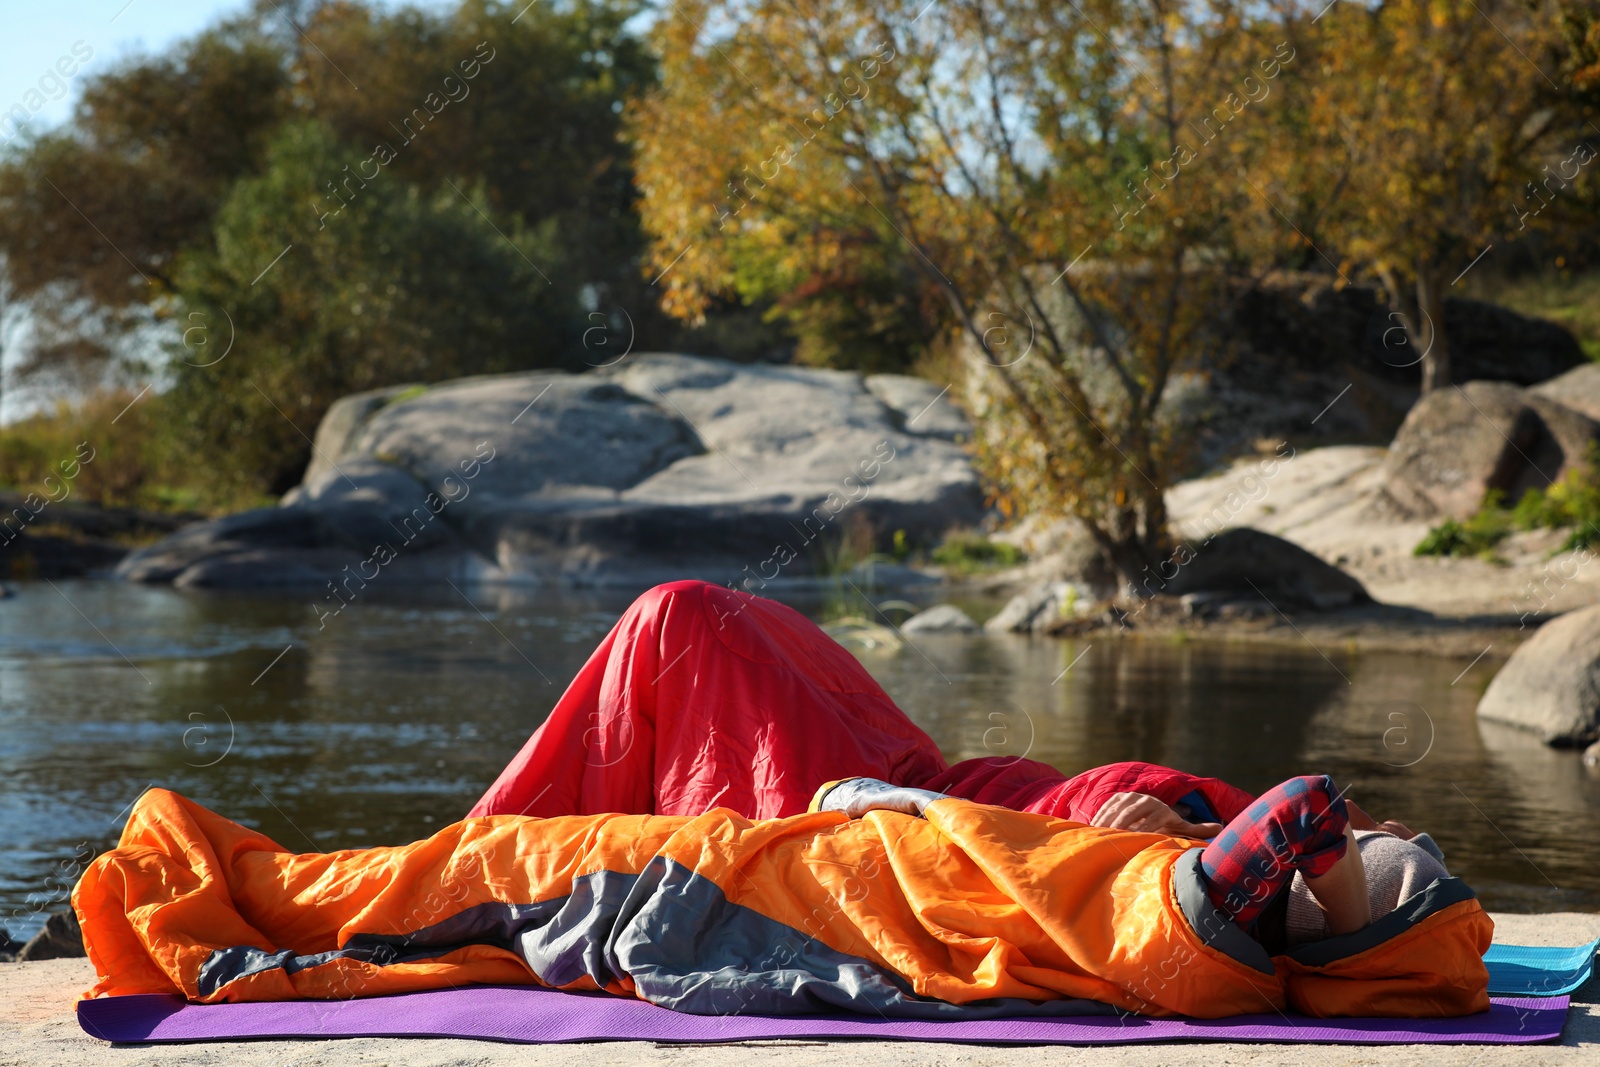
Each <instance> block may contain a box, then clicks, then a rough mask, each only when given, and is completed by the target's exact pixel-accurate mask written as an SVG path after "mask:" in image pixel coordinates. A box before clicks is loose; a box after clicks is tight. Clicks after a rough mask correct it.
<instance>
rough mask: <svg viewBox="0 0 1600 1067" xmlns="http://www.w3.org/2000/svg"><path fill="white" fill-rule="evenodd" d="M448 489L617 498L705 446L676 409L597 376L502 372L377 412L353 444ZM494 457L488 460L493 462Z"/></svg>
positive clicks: (501, 494) (362, 452) (439, 387)
mask: <svg viewBox="0 0 1600 1067" xmlns="http://www.w3.org/2000/svg"><path fill="white" fill-rule="evenodd" d="M351 450H352V451H353V452H355V453H356V454H358V455H363V456H371V457H373V458H375V459H379V460H382V461H383V462H385V463H389V464H391V465H393V466H396V467H399V468H401V469H403V470H406V471H409V472H410V473H411V474H412V475H413V476H414V477H416V478H417V479H418V480H419V481H421V482H422V483H424V484H426V485H428V486H429V487H431V488H433V489H435V490H440V491H442V490H443V489H445V488H447V487H446V485H445V479H447V478H448V479H452V482H453V483H461V484H463V485H464V486H465V485H466V482H467V480H468V479H467V478H466V474H467V472H468V471H471V470H473V469H474V465H477V466H481V467H482V470H481V472H480V474H479V475H478V476H475V477H474V478H473V479H472V480H471V481H472V484H471V485H470V486H467V488H469V490H470V492H471V493H473V494H479V495H480V500H481V499H482V497H485V496H488V497H497V498H500V499H502V500H515V499H521V498H530V497H537V496H540V495H542V494H549V493H562V492H572V491H577V492H597V493H598V494H599V495H600V496H603V497H605V498H609V499H614V498H615V494H616V492H617V491H619V490H622V489H626V488H628V487H629V486H632V485H636V484H638V483H639V482H640V481H641V480H643V479H644V478H647V477H649V476H650V475H651V474H654V473H655V472H657V471H659V470H662V469H664V468H666V467H667V466H669V465H671V464H672V463H673V462H675V461H676V460H679V459H683V458H684V457H687V456H692V455H695V454H696V453H699V452H703V451H704V448H703V447H702V446H701V444H700V442H699V441H698V440H696V438H695V435H694V431H693V430H692V429H691V428H690V427H689V426H688V425H686V424H685V423H684V421H683V419H681V418H678V417H676V416H675V415H674V414H673V413H672V412H671V411H670V410H665V411H664V410H662V408H661V407H659V406H658V405H656V404H653V403H651V402H650V401H648V400H646V399H644V398H642V397H640V396H638V395H636V394H634V393H631V392H629V391H628V390H626V389H623V388H621V387H620V386H619V385H617V384H616V383H615V382H612V381H608V380H606V379H605V378H604V377H602V376H600V375H597V374H562V373H554V372H539V373H528V374H499V375H491V376H487V377H481V378H467V379H463V380H461V381H455V382H445V383H444V384H442V385H437V386H434V387H433V388H431V389H429V390H427V391H426V392H423V393H421V394H419V395H417V396H415V397H412V398H410V399H406V400H402V401H399V402H397V403H393V404H390V405H388V406H386V407H384V408H383V409H382V410H381V411H379V412H377V414H375V415H374V416H373V417H372V418H371V419H370V420H369V421H368V422H367V423H366V424H365V425H363V426H362V427H361V429H360V431H359V432H358V433H357V434H356V437H355V439H354V441H353V443H352V445H351ZM491 456H492V457H493V458H492V460H491V461H490V462H489V463H488V464H486V465H485V464H484V463H483V461H484V459H485V458H486V457H491Z"/></svg>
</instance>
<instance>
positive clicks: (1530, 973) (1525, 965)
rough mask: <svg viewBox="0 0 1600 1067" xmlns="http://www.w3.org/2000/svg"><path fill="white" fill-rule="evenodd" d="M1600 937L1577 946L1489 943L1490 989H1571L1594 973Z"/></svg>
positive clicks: (1535, 993) (1552, 992) (1524, 992)
mask: <svg viewBox="0 0 1600 1067" xmlns="http://www.w3.org/2000/svg"><path fill="white" fill-rule="evenodd" d="M1596 949H1600V938H1596V939H1595V940H1593V941H1591V942H1589V943H1588V944H1587V945H1578V946H1577V947H1576V948H1565V947H1560V948H1544V947H1535V946H1532V945H1490V946H1489V951H1488V952H1485V953H1484V954H1483V962H1484V963H1486V964H1488V966H1489V992H1490V993H1493V994H1494V995H1496V996H1521V997H1557V996H1561V995H1563V994H1566V993H1571V992H1572V991H1573V990H1575V989H1577V988H1578V987H1579V986H1581V985H1583V983H1585V982H1587V981H1588V980H1589V976H1590V975H1591V974H1593V973H1594V956H1595V951H1596Z"/></svg>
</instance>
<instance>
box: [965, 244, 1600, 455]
mask: <svg viewBox="0 0 1600 1067" xmlns="http://www.w3.org/2000/svg"><path fill="white" fill-rule="evenodd" d="M1064 265H1065V264H1063V265H1062V266H1064ZM1097 266H1101V265H1094V264H1093V261H1092V260H1091V261H1085V262H1084V263H1083V264H1080V265H1079V266H1077V267H1075V268H1074V269H1073V273H1074V276H1079V275H1085V274H1090V273H1093V274H1095V276H1096V280H1097V281H1100V282H1103V281H1104V279H1105V278H1106V277H1107V272H1106V271H1105V270H1104V269H1103V267H1102V269H1099V270H1097V269H1096V268H1097ZM1059 271H1060V267H1059V266H1058V267H1056V268H1054V269H1051V270H1049V271H1048V272H1046V273H1044V274H1042V275H1041V276H1040V278H1039V279H1038V281H1039V289H1040V291H1041V292H1042V293H1043V294H1045V295H1044V297H1043V302H1044V307H1043V310H1044V312H1045V314H1046V315H1047V316H1048V317H1049V319H1050V320H1051V322H1052V323H1053V325H1054V328H1055V332H1056V334H1057V335H1058V336H1060V337H1062V338H1063V339H1064V342H1065V344H1066V345H1067V347H1068V349H1069V352H1068V361H1069V363H1071V364H1073V365H1074V366H1075V369H1076V370H1077V371H1078V372H1079V375H1080V378H1081V380H1082V384H1083V385H1084V388H1085V391H1086V393H1087V395H1088V396H1089V397H1090V399H1091V401H1092V402H1094V403H1095V405H1096V406H1097V407H1098V408H1100V409H1101V410H1103V411H1112V410H1117V408H1116V407H1115V406H1108V405H1107V404H1106V403H1105V401H1106V399H1107V397H1108V396H1110V395H1112V394H1113V393H1114V392H1115V391H1116V390H1117V389H1118V386H1117V384H1116V375H1115V374H1114V372H1113V369H1112V367H1111V365H1110V363H1109V361H1108V360H1107V358H1106V356H1105V353H1104V352H1103V351H1101V350H1100V349H1098V348H1097V347H1096V345H1095V344H1094V343H1093V338H1092V335H1091V333H1090V331H1089V330H1088V329H1087V326H1086V323H1085V319H1084V317H1083V315H1082V313H1081V311H1080V310H1079V309H1078V308H1077V307H1075V306H1074V305H1073V304H1072V302H1071V301H1070V300H1069V299H1068V298H1067V296H1066V294H1065V293H1064V291H1063V288H1062V287H1061V286H1059V285H1055V286H1052V285H1050V284H1048V283H1050V282H1051V280H1052V279H1054V278H1055V277H1056V276H1057V275H1058V273H1059ZM1110 284H1111V285H1112V286H1113V287H1114V288H1115V287H1119V286H1123V285H1134V286H1136V285H1138V284H1140V280H1139V278H1138V277H1137V276H1134V277H1133V278H1132V280H1131V282H1126V283H1124V282H1117V281H1113V282H1111V283H1110ZM1197 284H1198V285H1199V286H1206V285H1211V286H1213V287H1214V289H1215V292H1216V298H1215V299H1214V300H1211V301H1210V302H1209V303H1208V306H1210V307H1214V309H1215V310H1214V311H1213V312H1212V314H1211V317H1210V320H1209V321H1208V322H1207V323H1206V324H1205V328H1204V330H1203V333H1202V338H1203V343H1197V344H1195V345H1194V346H1193V351H1194V352H1195V353H1196V358H1195V359H1194V361H1193V362H1192V363H1191V364H1189V365H1187V366H1184V367H1181V368H1180V370H1181V373H1179V374H1176V375H1175V376H1174V377H1173V379H1172V380H1171V381H1170V382H1169V383H1168V386H1167V392H1166V395H1165V397H1164V400H1163V403H1162V407H1161V417H1162V418H1163V419H1164V420H1166V421H1167V422H1168V424H1169V425H1171V426H1173V427H1174V428H1175V430H1176V432H1177V435H1178V437H1179V439H1180V440H1182V441H1183V442H1185V444H1186V447H1187V452H1186V458H1187V463H1186V464H1185V466H1184V467H1183V469H1181V470H1180V471H1179V472H1178V474H1179V476H1180V477H1192V476H1195V475H1198V474H1200V473H1201V472H1203V471H1207V470H1211V469H1214V468H1215V467H1216V466H1217V465H1218V464H1219V463H1222V462H1224V461H1226V460H1227V459H1229V458H1231V457H1233V456H1237V455H1240V454H1242V453H1248V452H1250V451H1251V450H1252V449H1253V447H1254V445H1255V443H1256V442H1258V441H1263V440H1267V441H1280V440H1293V441H1295V442H1296V443H1297V444H1299V445H1301V446H1303V447H1310V446H1314V445H1318V444H1354V443H1364V444H1387V443H1388V442H1389V440H1390V439H1391V438H1392V437H1393V436H1394V435H1395V432H1396V430H1397V429H1398V428H1399V427H1400V425H1401V423H1402V421H1403V420H1404V419H1405V417H1406V413H1407V412H1408V411H1409V410H1410V409H1411V408H1412V406H1413V405H1414V404H1415V403H1416V402H1417V399H1418V395H1419V392H1418V388H1419V383H1420V377H1421V373H1420V370H1419V368H1418V359H1417V356H1416V353H1415V352H1414V351H1413V350H1412V349H1411V348H1410V347H1409V345H1408V344H1407V343H1406V341H1405V331H1404V329H1403V328H1401V327H1400V325H1399V322H1400V320H1399V319H1398V318H1396V317H1395V316H1394V315H1393V314H1392V313H1391V312H1390V310H1389V308H1388V306H1387V303H1386V302H1385V300H1384V299H1383V298H1382V297H1381V296H1380V295H1379V294H1378V293H1377V292H1375V291H1374V290H1372V289H1368V288H1364V287H1362V286H1355V285H1345V284H1343V283H1342V282H1341V281H1340V280H1339V279H1338V278H1334V277H1331V276H1329V275H1325V274H1314V273H1309V272H1288V271H1286V272H1277V273H1274V274H1271V275H1268V276H1266V277H1264V278H1259V279H1253V280H1251V281H1250V282H1248V283H1246V282H1242V281H1226V280H1225V281H1221V282H1219V281H1217V279H1215V278H1214V277H1211V276H1206V277H1201V278H1197ZM1159 295H1160V294H1159V293H1156V294H1151V296H1150V300H1155V299H1159ZM1139 297H1140V294H1138V293H1137V291H1136V290H1127V291H1124V292H1122V295H1121V297H1120V302H1121V303H1123V304H1124V305H1126V306H1131V307H1138V306H1141V303H1142V302H1148V301H1142V300H1141V299H1140V298H1139ZM1018 319H1019V320H1020V319H1021V316H1018ZM996 321H998V320H996ZM1445 326H1446V329H1447V330H1448V331H1449V337H1450V344H1451V360H1452V363H1453V367H1454V371H1453V373H1454V375H1455V377H1456V379H1457V380H1458V381H1472V380H1484V381H1498V382H1506V383H1509V384H1511V385H1515V386H1526V385H1531V384H1533V383H1535V382H1541V381H1544V380H1545V379H1548V378H1551V377H1553V376H1555V375H1558V374H1561V373H1563V372H1565V371H1568V370H1570V369H1571V368H1573V367H1579V366H1581V365H1582V364H1584V363H1585V359H1584V355H1583V350H1582V349H1581V348H1580V346H1579V345H1578V342H1577V341H1576V340H1575V339H1574V338H1573V336H1572V335H1571V334H1570V333H1569V332H1568V331H1567V330H1566V329H1564V328H1563V327H1561V326H1559V325H1557V324H1555V323H1552V322H1548V321H1545V320H1543V319H1534V318H1528V317H1526V316H1523V315H1519V314H1517V313H1516V312H1514V311H1511V310H1509V309H1507V308H1502V307H1499V306H1497V305H1494V304H1486V303H1480V302H1478V301H1472V300H1457V299H1451V300H1447V301H1445ZM1006 328H1007V330H1008V331H1010V332H1013V333H1018V336H1016V337H1012V338H1008V339H1009V340H1010V341H1011V342H1012V344H1013V349H1012V350H1014V351H1019V352H1020V351H1022V350H1023V349H1024V348H1025V347H1027V346H1026V344H1025V342H1028V341H1030V339H1031V340H1033V341H1035V342H1036V343H1035V344H1034V347H1035V348H1038V347H1040V346H1042V345H1043V340H1042V338H1040V337H1037V336H1034V335H1038V334H1041V333H1042V330H1041V329H1040V327H1039V325H1038V324H1037V323H1035V324H1034V325H1033V327H1031V329H1032V333H1031V334H1030V332H1029V331H1030V327H1029V325H1028V324H1027V323H1026V322H1020V321H1019V322H1010V321H1008V322H1007V323H1006ZM964 354H965V356H966V359H967V364H968V367H969V369H970V370H971V371H972V373H969V374H968V375H967V380H966V384H965V388H966V398H965V405H966V407H967V409H968V410H970V411H983V410H985V408H984V404H985V400H986V398H987V397H988V396H989V395H999V393H998V383H997V382H996V381H995V379H996V375H994V374H993V373H992V372H991V371H986V370H985V369H984V368H983V366H982V359H981V358H980V357H979V356H978V355H977V352H976V346H975V345H972V344H970V343H967V344H966V345H965V349H964ZM1013 371H1014V373H1016V374H1018V375H1020V376H1022V377H1024V378H1026V377H1027V376H1028V375H1029V374H1031V373H1036V372H1037V371H1036V369H1035V368H1033V366H1032V364H1031V363H1030V362H1027V361H1019V362H1018V364H1017V366H1016V367H1015V368H1013ZM1038 384H1039V386H1040V387H1041V388H1045V389H1048V386H1047V385H1046V384H1045V383H1044V381H1043V380H1042V379H1041V380H1040V381H1039V383H1038Z"/></svg>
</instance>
